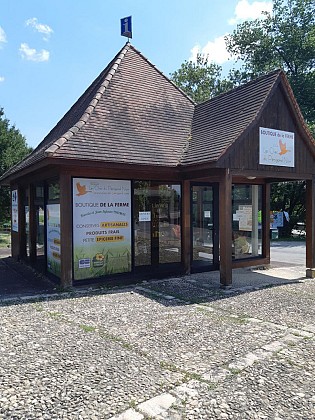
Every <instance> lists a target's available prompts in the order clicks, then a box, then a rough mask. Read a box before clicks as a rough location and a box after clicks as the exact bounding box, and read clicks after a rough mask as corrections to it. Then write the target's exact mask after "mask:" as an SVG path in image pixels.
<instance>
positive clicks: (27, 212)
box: [24, 188, 30, 257]
mask: <svg viewBox="0 0 315 420" xmlns="http://www.w3.org/2000/svg"><path fill="white" fill-rule="evenodd" d="M24 215H25V242H26V256H27V257H29V256H30V209H29V189H28V188H26V189H25V195H24Z"/></svg>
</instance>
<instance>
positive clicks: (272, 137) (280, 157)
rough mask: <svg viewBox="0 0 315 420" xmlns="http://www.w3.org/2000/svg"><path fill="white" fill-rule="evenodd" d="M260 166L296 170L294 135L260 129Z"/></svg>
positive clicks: (287, 132)
mask: <svg viewBox="0 0 315 420" xmlns="http://www.w3.org/2000/svg"><path fill="white" fill-rule="evenodd" d="M259 164H260V165H271V166H287V167H289V168H294V133H291V132H289V131H281V130H275V129H273V128H264V127H259Z"/></svg>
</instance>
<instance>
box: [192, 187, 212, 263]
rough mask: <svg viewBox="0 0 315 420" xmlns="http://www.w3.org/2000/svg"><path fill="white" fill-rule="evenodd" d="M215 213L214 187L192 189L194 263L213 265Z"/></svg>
mask: <svg viewBox="0 0 315 420" xmlns="http://www.w3.org/2000/svg"><path fill="white" fill-rule="evenodd" d="M213 213H214V212H213V187H212V186H210V185H209V186H202V185H194V186H193V187H192V248H193V249H192V251H193V263H194V262H198V263H202V265H211V264H213V229H214V219H213V216H214V214H213ZM199 265H200V264H199Z"/></svg>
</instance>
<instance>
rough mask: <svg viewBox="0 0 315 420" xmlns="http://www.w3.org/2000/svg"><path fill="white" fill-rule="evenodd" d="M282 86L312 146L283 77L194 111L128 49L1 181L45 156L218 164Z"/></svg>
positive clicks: (264, 79) (248, 86)
mask: <svg viewBox="0 0 315 420" xmlns="http://www.w3.org/2000/svg"><path fill="white" fill-rule="evenodd" d="M278 83H282V87H283V89H284V91H285V92H286V95H287V98H288V100H289V101H290V102H291V105H292V107H293V111H294V113H295V116H296V118H297V121H299V123H300V125H301V126H302V128H303V130H304V132H305V133H306V136H307V137H308V138H309V140H310V142H311V143H312V142H313V140H312V136H311V135H310V134H309V132H308V130H307V127H306V124H305V122H304V120H303V117H302V114H301V112H300V110H299V107H298V105H297V103H296V100H295V98H294V95H293V92H292V89H291V88H290V85H289V84H288V81H287V79H286V76H285V75H284V73H283V72H281V71H279V70H278V71H275V72H272V73H269V74H267V75H265V76H262V77H260V78H258V79H256V80H254V81H252V82H249V83H247V84H245V85H242V86H239V87H238V88H236V89H233V90H231V91H229V92H226V93H224V94H222V95H219V96H217V97H215V98H213V99H210V100H208V101H206V102H203V103H201V104H199V105H195V104H194V103H193V101H192V100H191V99H190V98H188V97H187V96H186V95H185V94H184V93H183V92H182V91H181V90H180V89H179V88H177V87H176V86H175V85H174V84H173V83H172V82H171V81H170V80H169V79H168V78H167V77H166V76H164V75H163V74H162V73H161V72H160V71H159V70H157V69H156V68H155V67H154V66H153V65H152V64H151V63H150V62H149V61H148V60H147V59H146V58H145V57H144V56H143V55H142V54H141V53H140V52H139V51H137V50H136V49H135V48H134V47H133V46H132V45H130V44H129V43H127V44H126V45H125V46H124V47H123V48H122V50H121V51H120V52H119V53H118V54H117V56H116V57H115V58H114V59H113V61H112V62H111V63H110V64H109V65H108V66H107V67H106V68H105V70H104V71H103V72H102V73H101V74H100V75H99V76H98V77H97V79H96V80H95V81H94V82H93V83H92V84H91V86H90V87H89V88H88V89H87V90H86V91H85V92H84V94H83V95H82V96H81V97H80V98H79V99H78V101H77V102H76V103H75V104H74V105H73V107H72V108H71V109H70V110H69V111H68V112H67V113H66V114H65V116H64V117H63V118H62V119H61V120H60V122H59V123H58V124H57V125H56V126H55V128H53V130H52V131H51V132H50V133H49V134H48V135H47V136H46V138H45V139H44V140H43V141H42V142H41V143H40V145H39V146H38V147H37V148H36V149H35V150H34V151H33V152H32V153H31V155H29V156H28V157H27V158H25V159H24V160H23V161H22V162H20V163H18V164H17V165H15V166H14V167H13V168H11V169H10V170H9V171H8V172H7V173H6V174H4V175H3V176H2V178H0V181H3V180H5V179H7V178H8V176H10V175H11V174H15V173H17V172H19V171H20V170H22V169H25V168H27V167H29V166H31V165H33V164H35V163H37V162H40V161H43V160H44V159H45V158H51V159H50V162H51V160H54V159H56V160H58V161H62V160H65V159H66V160H67V161H69V159H70V160H76V161H90V162H91V161H92V162H104V163H120V164H136V165H153V166H161V167H162V166H163V167H179V166H181V167H185V166H187V167H188V166H191V165H198V164H202V163H212V162H216V161H218V159H220V157H221V156H223V154H224V153H225V152H226V151H227V150H228V149H229V147H230V146H231V145H232V144H233V143H234V142H236V141H237V140H238V139H239V138H240V136H241V135H242V134H243V133H244V132H245V131H246V130H248V129H250V127H251V125H252V124H253V123H254V122H255V121H256V120H257V118H258V116H259V115H260V114H261V112H262V111H263V109H264V107H265V105H266V104H267V103H268V100H269V98H270V97H271V93H272V92H273V90H274V89H275V88H276V87H277V86H278ZM313 146H314V143H313Z"/></svg>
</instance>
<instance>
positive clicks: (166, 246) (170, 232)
mask: <svg viewBox="0 0 315 420" xmlns="http://www.w3.org/2000/svg"><path fill="white" fill-rule="evenodd" d="M158 194H159V195H158V208H157V211H158V212H157V217H158V238H159V263H160V264H165V263H174V262H180V261H181V232H180V198H181V197H180V185H159V189H158Z"/></svg>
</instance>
